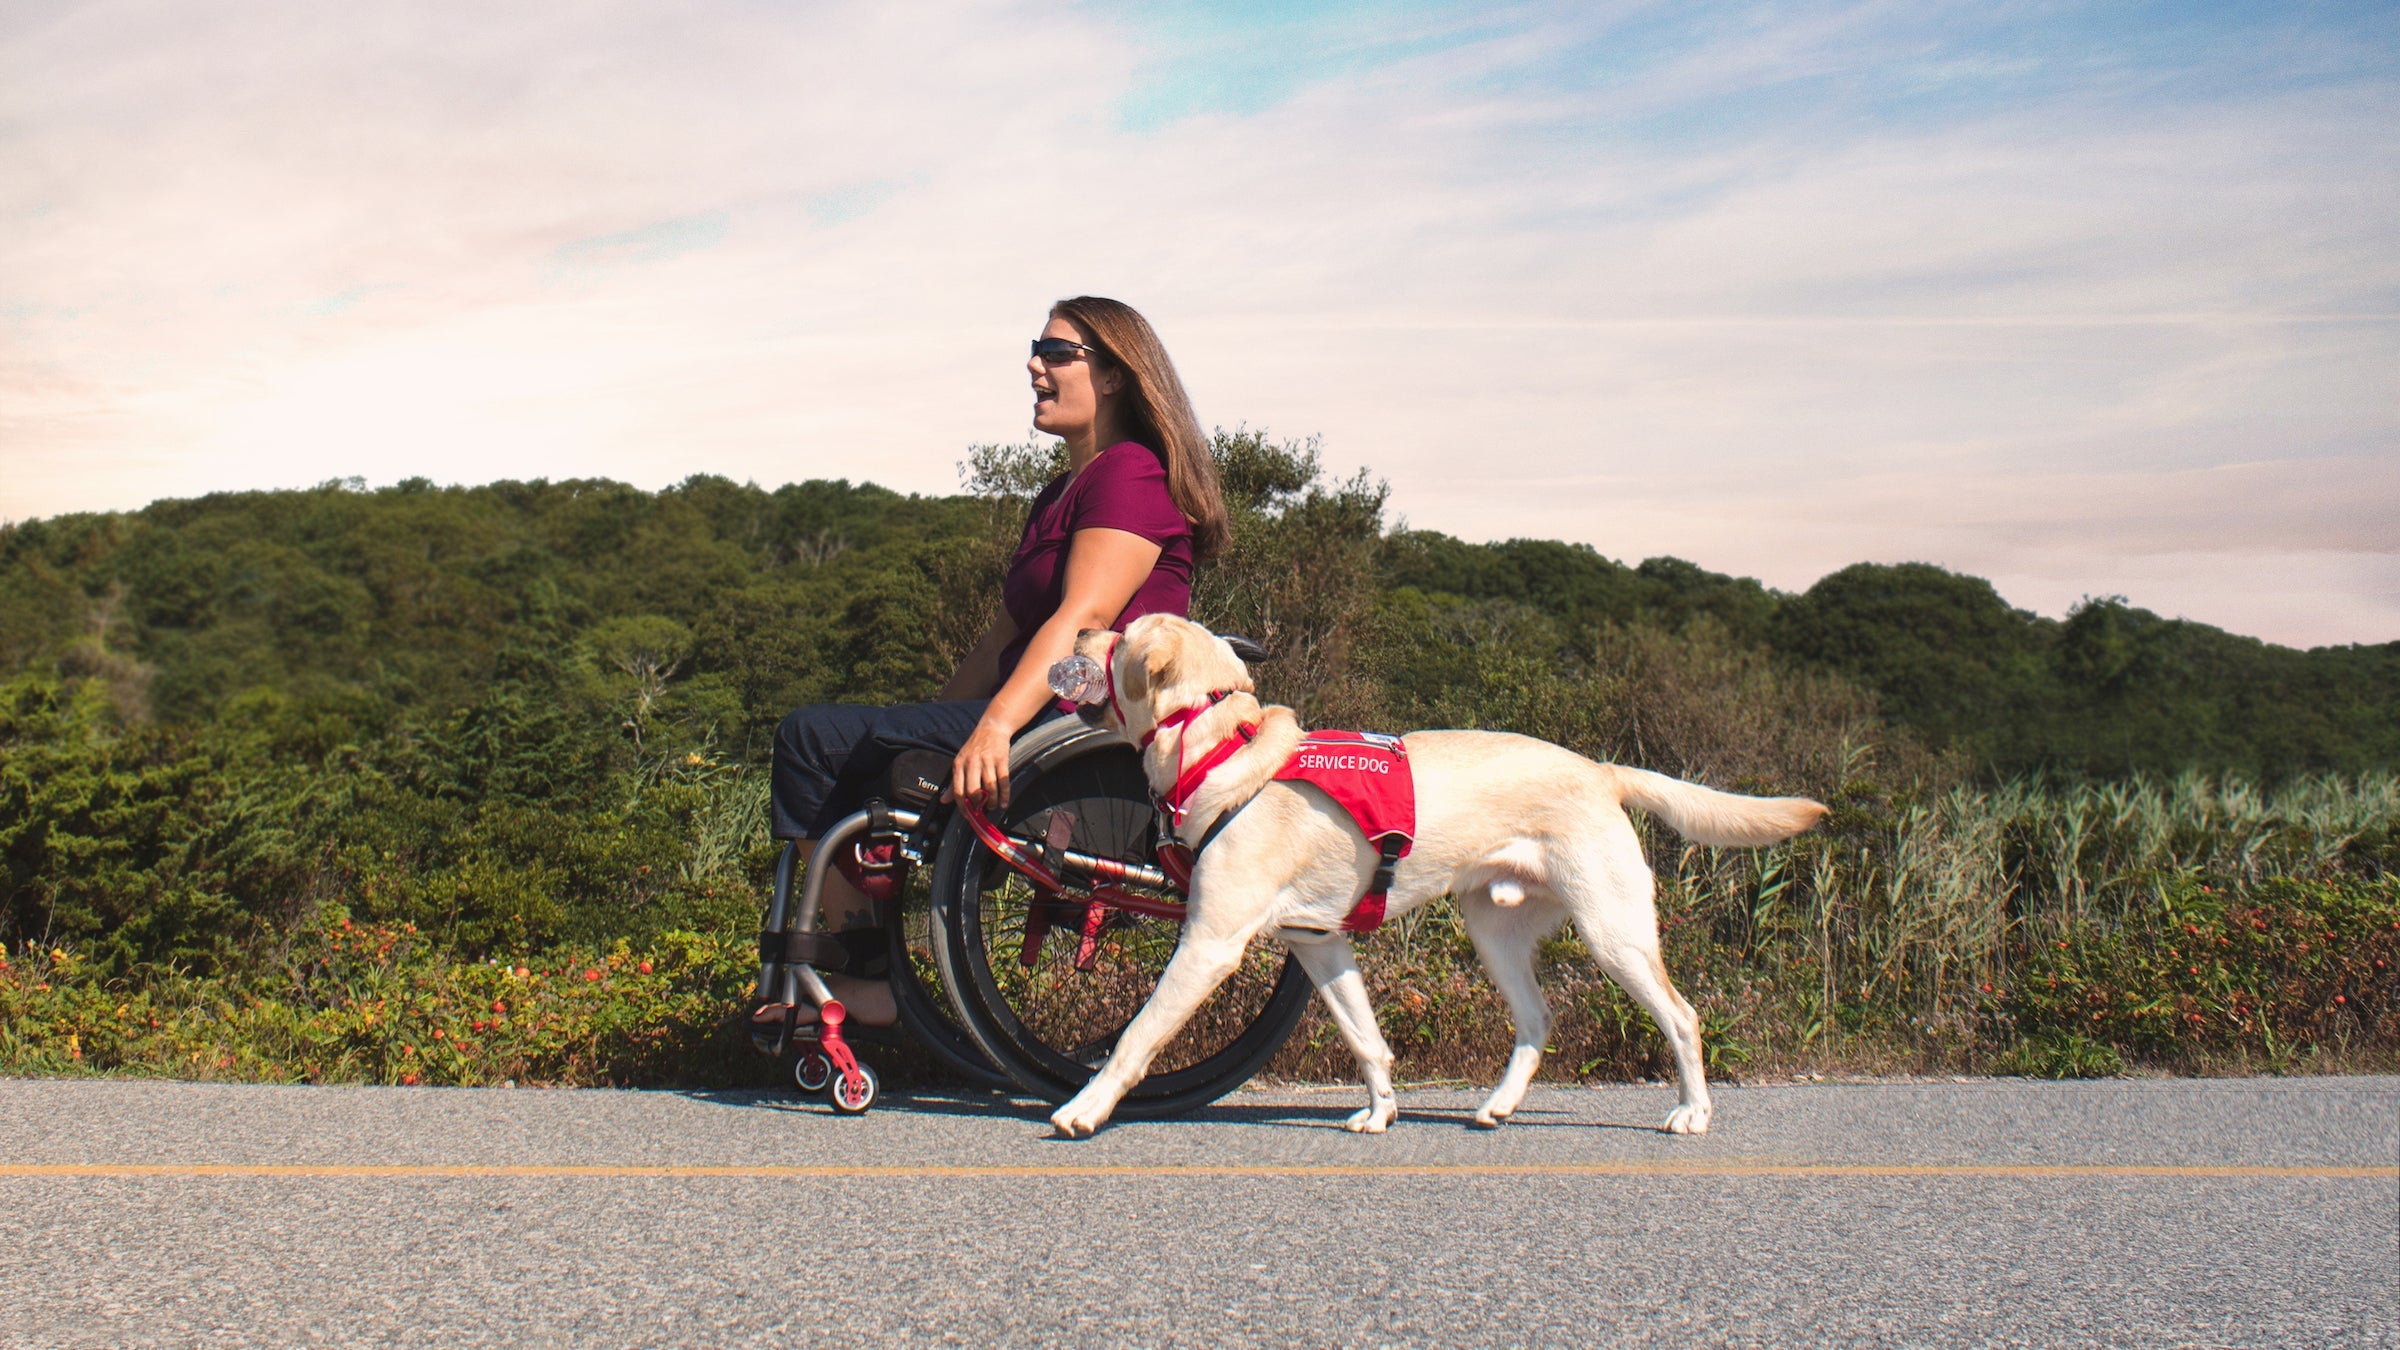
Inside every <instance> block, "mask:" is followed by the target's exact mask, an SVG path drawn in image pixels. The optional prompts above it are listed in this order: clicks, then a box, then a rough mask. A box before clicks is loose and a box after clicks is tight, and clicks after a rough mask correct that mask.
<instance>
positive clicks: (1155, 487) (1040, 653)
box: [756, 296, 1225, 1026]
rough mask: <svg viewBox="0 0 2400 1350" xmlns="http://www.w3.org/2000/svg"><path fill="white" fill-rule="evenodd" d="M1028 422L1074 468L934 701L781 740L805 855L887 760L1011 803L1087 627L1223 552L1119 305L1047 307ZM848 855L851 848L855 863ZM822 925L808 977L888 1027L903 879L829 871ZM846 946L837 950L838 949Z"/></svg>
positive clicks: (955, 791)
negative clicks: (880, 912) (935, 763)
mask: <svg viewBox="0 0 2400 1350" xmlns="http://www.w3.org/2000/svg"><path fill="white" fill-rule="evenodd" d="M1026 370H1027V372H1028V373H1029V374H1030V375H1031V376H1032V383H1033V425H1034V428H1035V430H1037V431H1044V432H1048V433H1049V434H1051V435H1053V436H1058V437H1061V438H1063V439H1064V440H1065V441H1066V450H1067V471H1066V472H1065V473H1063V474H1061V475H1059V476H1058V477H1057V478H1055V479H1052V480H1051V481H1050V483H1049V485H1048V486H1046V487H1044V488H1043V489H1042V491H1041V494H1040V495H1039V496H1037V497H1035V498H1034V501H1033V508H1032V511H1031V513H1030V515H1029V516H1028V518H1027V520H1026V522H1025V533H1024V537H1023V538H1022V539H1021V540H1020V541H1019V543H1018V545H1017V551H1016V555H1015V557H1014V558H1013V559H1012V560H1011V561H1010V563H1009V568H1008V574H1007V577H1006V579H1005V580H1004V581H1003V582H1002V585H1001V591H1000V612H999V613H998V614H996V615H994V616H993V618H992V623H991V627H990V628H988V629H987V630H985V632H984V634H983V637H982V639H981V640H980V641H978V642H977V643H976V644H975V647H974V649H973V650H972V651H970V652H968V653H967V656H966V659H965V660H964V661H963V662H962V663H961V664H960V665H959V668H958V671H957V673H956V674H954V675H952V676H951V677H950V681H949V683H948V684H946V685H944V686H943V687H942V691H941V694H940V697H938V698H936V699H935V700H934V701H932V702H929V703H908V704H901V705H898V706H895V707H872V706H861V705H855V704H830V703H829V704H818V705H816V706H813V707H807V708H802V709H800V710H799V711H797V712H795V713H793V714H791V715H790V716H789V717H786V718H785V719H784V720H783V724H782V726H781V727H779V728H778V729H777V731H776V735H775V771H774V791H773V805H772V807H771V810H772V815H773V828H774V833H775V835H776V837H777V838H781V839H790V840H796V841H800V843H799V848H800V850H801V853H802V856H803V857H804V858H805V857H806V856H807V854H808V853H809V852H811V851H813V849H814V841H815V840H816V839H818V838H819V837H821V836H822V835H823V834H824V832H825V831H826V830H827V829H829V828H830V827H832V826H833V825H834V824H835V823H836V822H838V821H840V820H841V819H842V818H844V817H845V816H848V815H850V814H852V813H853V812H856V811H858V810H859V809H860V808H861V806H862V805H863V804H864V802H865V799H866V798H867V797H869V796H871V795H875V794H876V793H877V792H878V791H879V790H880V788H881V785H882V783H883V780H884V778H885V776H886V774H887V772H888V771H889V770H890V769H891V768H892V765H893V761H894V760H895V758H896V757H898V756H900V755H902V754H905V753H907V752H910V751H918V752H936V753H938V754H940V755H943V756H946V757H947V758H948V759H949V760H950V768H949V773H948V783H947V784H946V785H945V787H944V790H943V793H942V797H943V799H944V800H945V801H949V800H957V799H965V800H970V801H976V802H979V803H983V804H985V805H987V806H988V807H991V808H993V809H997V808H998V807H1001V806H1005V805H1006V804H1007V801H1008V763H1009V743H1010V741H1011V739H1012V738H1014V737H1015V736H1016V735H1017V733H1018V732H1020V731H1022V730H1024V729H1025V728H1027V727H1029V726H1032V725H1034V724H1035V723H1037V722H1041V721H1045V720H1047V719H1049V718H1051V717H1055V716H1057V715H1059V713H1060V712H1061V711H1063V710H1062V709H1061V708H1060V707H1059V705H1058V703H1057V701H1056V699H1055V697H1054V696H1053V695H1052V694H1051V692H1050V690H1049V688H1048V687H1047V685H1046V684H1045V676H1046V673H1047V672H1048V670H1049V668H1050V666H1051V665H1052V663H1054V662H1057V661H1060V660H1063V659H1065V658H1066V657H1067V656H1069V655H1070V654H1072V652H1073V649H1074V644H1075V635H1076V634H1077V633H1078V632H1080V631H1082V630H1083V629H1086V628H1117V629H1122V628H1123V627H1124V626H1125V625H1126V624H1128V623H1131V622H1132V621H1133V620H1135V619H1138V618H1140V617H1141V616H1143V615H1145V614H1156V613H1161V612H1164V613H1171V614H1183V613H1185V612H1186V611H1187V610H1188V609H1189V608H1190V604H1191V591H1192V568H1193V566H1194V565H1195V564H1197V563H1202V562H1206V561H1208V560H1209V559H1211V558H1212V557H1214V556H1215V555H1216V554H1217V552H1218V551H1219V550H1220V549H1221V548H1223V546H1224V543H1225V508H1224V504H1223V502H1222V500H1221V499H1220V498H1219V496H1218V491H1217V476H1216V466H1215V463H1214V461H1213V460H1211V459H1210V457H1209V451H1208V442H1207V439H1206V438H1205V437H1204V436H1203V435H1202V434H1201V431H1200V424H1199V421H1198V419H1196V418H1195V417H1194V416H1193V415H1192V408H1191V402H1190V400H1189V399H1188V398H1187V397H1186V396H1185V394H1184V390H1183V382H1182V381H1181V380H1180V379H1179V378H1177V376H1176V374H1175V366H1174V363H1173V362H1172V361H1170V360H1169V359H1168V358H1167V353H1166V349H1165V347H1163V346H1162V345H1160V343H1159V340H1158V335H1157V334H1156V333H1155V332H1154V331H1152V329H1151V327H1150V324H1149V322H1148V321H1147V320H1145V319H1143V318H1142V316H1141V315H1140V314H1138V313H1136V312H1135V311H1134V310H1133V309H1132V308H1131V307H1130V306H1127V305H1123V304H1120V303H1118V302H1117V301H1114V300H1104V299H1100V298H1098V297H1096V296H1080V297H1077V298H1075V299H1072V300H1061V301H1059V302H1058V303H1057V304H1056V305H1054V306H1052V307H1051V310H1050V319H1049V322H1048V324H1046V325H1045V326H1044V327H1043V329H1042V333H1041V336H1040V337H1038V338H1036V339H1034V342H1033V354H1032V356H1031V357H1030V359H1028V360H1027V362H1026ZM850 851H851V850H845V852H850ZM832 863H833V866H834V869H835V870H834V872H833V873H832V874H829V875H828V876H827V877H826V878H825V887H824V891H823V895H822V907H821V911H820V912H821V915H822V918H821V921H820V922H821V924H822V927H823V928H825V929H829V930H832V932H831V936H832V938H833V939H834V944H832V945H829V946H828V947H827V948H826V950H827V951H828V953H829V959H828V960H827V961H826V962H825V963H824V964H822V965H820V967H819V969H820V971H821V972H822V974H823V975H824V978H825V982H826V984H827V985H828V986H829V988H830V989H831V991H832V993H833V994H834V996H835V997H836V998H838V999H840V1000H841V1001H842V1003H843V1005H844V1006H845V1008H847V1009H848V1010H849V1012H850V1014H851V1015H852V1016H853V1017H855V1018H856V1019H857V1020H858V1021H860V1022H863V1023H865V1024H867V1025H870V1026H888V1025H890V1024H891V1023H892V1022H893V1021H894V1020H895V1018H896V1016H897V1010H896V1008H895V1007H894V1004H893V998H892V993H891V988H890V986H889V985H888V984H887V983H886V982H885V981H884V979H883V976H884V974H885V972H884V971H883V970H882V969H881V962H882V960H883V953H884V951H885V946H884V943H883V942H882V940H881V934H880V933H879V932H878V931H877V930H875V929H874V927H873V924H874V921H875V919H874V904H873V901H874V899H875V898H878V897H879V896H881V895H886V894H889V893H891V891H893V890H896V889H897V886H898V884H899V876H898V873H897V872H896V871H894V870H890V869H888V868H887V869H883V870H877V869H875V868H872V867H869V866H867V865H865V864H863V863H862V860H860V859H858V858H857V857H856V856H852V857H847V858H840V857H837V858H835V859H833V860H832ZM843 953H846V954H847V955H846V957H845V956H843V955H841V954H843ZM815 1014H816V1009H815V1008H813V1007H811V1006H809V1005H808V1004H807V1003H806V1002H805V1001H803V1002H802V1003H801V1005H800V1006H798V1007H797V1008H792V1009H788V1010H787V1008H786V1007H785V1006H784V1005H781V1004H767V1005H766V1006H763V1007H761V1008H760V1009H759V1010H758V1012H757V1014H756V1016H757V1017H758V1018H759V1019H760V1020H762V1021H767V1020H777V1021H779V1020H781V1019H783V1018H785V1017H786V1016H787V1015H788V1016H791V1017H793V1018H794V1019H795V1020H798V1021H802V1022H806V1021H808V1020H812V1019H813V1018H814V1017H815Z"/></svg>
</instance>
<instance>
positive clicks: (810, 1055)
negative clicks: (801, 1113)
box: [792, 1050, 833, 1092]
mask: <svg viewBox="0 0 2400 1350" xmlns="http://www.w3.org/2000/svg"><path fill="white" fill-rule="evenodd" d="M832 1081H833V1061H832V1060H830V1059H827V1058H826V1057H825V1052H824V1051H822V1050H803V1051H801V1052H800V1055H799V1057H798V1058H796V1059H794V1060H793V1061H792V1086H794V1087H796V1088H798V1089H800V1090H801V1091H802V1092H823V1091H824V1090H825V1085H826V1084H828V1083H830V1082H832Z"/></svg>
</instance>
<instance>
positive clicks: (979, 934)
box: [932, 722, 1310, 1118]
mask: <svg viewBox="0 0 2400 1350" xmlns="http://www.w3.org/2000/svg"><path fill="white" fill-rule="evenodd" d="M1052 726H1053V727H1055V728H1056V730H1055V731H1053V730H1052V728H1050V727H1045V728H1043V729H1042V730H1043V731H1044V732H1047V733H1049V734H1046V735H1039V736H1033V737H1028V738H1027V739H1026V741H1025V742H1023V743H1022V744H1021V745H1020V747H1019V752H1018V754H1017V756H1016V757H1015V758H1016V762H1015V763H1014V764H1012V766H1011V768H1010V771H1009V777H1010V782H1009V804H1008V807H1007V809H1006V810H1004V811H1002V812H1000V813H997V814H995V815H994V816H993V817H992V819H993V823H994V824H996V825H998V826H1000V828H1001V829H1003V830H1004V831H1006V832H1008V833H1010V834H1012V835H1016V836H1019V837H1023V838H1033V839H1043V838H1050V837H1053V836H1052V834H1051V831H1052V829H1053V826H1054V823H1055V822H1056V821H1057V820H1058V819H1059V817H1061V816H1064V817H1065V818H1066V821H1067V823H1066V824H1065V825H1064V826H1060V827H1058V829H1059V833H1060V834H1063V835H1064V836H1065V839H1066V846H1067V847H1068V848H1071V849H1074V850H1077V851H1079V852H1083V853H1088V854H1092V855H1094V856H1096V857H1102V858H1113V859H1119V860H1124V861H1131V862H1142V863H1147V862H1150V861H1151V821H1152V807H1151V804H1150V789H1149V785H1148V783H1146V782H1145V781H1144V780H1143V777H1142V768H1141V761H1140V759H1139V758H1138V757H1137V756H1136V754H1135V752H1134V750H1133V747H1131V746H1129V745H1127V744H1125V742H1124V741H1123V740H1122V739H1120V738H1119V737H1117V736H1116V735H1114V734H1113V733H1109V732H1104V731H1101V730H1099V729H1097V728H1090V727H1085V726H1082V725H1081V724H1078V723H1071V722H1068V723H1054V724H1052ZM1127 888H1128V889H1131V890H1136V891H1140V890H1141V889H1142V888H1141V887H1139V886H1131V885H1129V886H1128V887H1127ZM1155 893H1156V894H1158V895H1159V896H1161V898H1166V899H1180V898H1181V897H1180V896H1179V895H1177V894H1175V893H1174V892H1172V891H1159V892H1155ZM1083 916H1084V909H1083V906H1081V905H1077V904H1073V903H1060V902H1056V901H1044V900H1042V899H1041V898H1040V897H1039V895H1038V893H1037V892H1036V891H1035V890H1034V888H1033V887H1032V885H1031V884H1030V883H1028V882H1027V881H1026V880H1025V878H1024V877H1022V876H1020V875H1019V874H1017V873H1016V872H1015V871H1013V870H1012V869H1010V868H1009V867H1008V866H1007V865H1006V864H1004V863H1002V862H1001V861H1000V860H999V859H997V858H996V857H994V856H993V855H992V853H991V852H990V851H989V850H988V849H987V848H985V847H984V845H983V843H982V841H981V840H979V839H977V838H976V836H975V833H974V831H973V830H972V829H971V828H970V827H969V826H968V825H967V823H966V821H965V820H964V819H963V818H959V817H954V818H953V819H952V820H951V821H950V822H949V825H948V826H947V828H946V829H945V830H944V832H943V835H942V842H941V847H940V850H939V852H938V854H937V856H936V858H935V866H934V869H933V895H932V919H933V926H934V928H935V930H936V931H937V934H938V937H939V947H938V952H939V954H940V957H941V975H942V978H943V980H944V982H945V983H946V984H947V985H948V987H949V991H950V995H951V999H952V1001H953V1004H954V1005H955V1010H956V1012H957V1013H958V1021H959V1024H960V1025H961V1026H963V1027H965V1028H966V1030H967V1033H968V1035H970V1036H971V1037H973V1038H974V1041H975V1043H976V1044H977V1045H978V1046H979V1047H981V1048H982V1050H983V1053H984V1054H985V1055H986V1056H987V1057H989V1058H990V1060H991V1062H992V1063H994V1064H996V1065H998V1066H999V1067H1000V1068H1001V1069H1002V1070H1004V1071H1005V1072H1006V1073H1007V1074H1008V1075H1009V1077H1011V1078H1013V1079H1015V1080H1016V1082H1017V1083H1018V1085H1019V1086H1021V1087H1023V1088H1024V1089H1025V1090H1026V1091H1028V1092H1030V1093H1032V1094H1034V1095H1035V1096H1037V1097H1040V1098H1042V1099H1044V1100H1046V1101H1051V1102H1063V1101H1065V1100H1066V1099H1067V1098H1069V1097H1072V1096H1073V1095H1075V1093H1076V1092H1077V1091H1078V1090H1080V1089H1081V1088H1082V1087H1083V1085H1084V1084H1085V1083H1086V1082H1088V1081H1090V1079H1091V1077H1092V1075H1093V1074H1094V1073H1095V1072H1097V1071H1098V1069H1099V1067H1100V1065H1101V1064H1102V1063H1103V1062H1104V1061H1106V1060H1107V1058H1108V1055H1109V1052H1110V1051H1111V1050H1113V1049H1114V1048H1115V1046H1116V1042H1117V1037H1118V1035H1119V1034H1120V1033H1121V1032H1123V1031H1124V1029H1125V1026H1126V1024H1127V1023H1129V1022H1131V1021H1132V1020H1133V1017H1134V1014H1135V1013H1138V1012H1140V1011H1141V1009H1142V1005H1143V1004H1144V1003H1146V1002H1148V1001H1149V998H1150V993H1151V991H1152V990H1153V989H1155V988H1156V987H1157V985H1158V979H1159V976H1160V974H1161V973H1162V972H1163V971H1164V970H1165V969H1166V965H1167V961H1168V959H1169V958H1170V957H1172V956H1173V955H1174V952H1175V946H1176V943H1177V942H1178V940H1179V939H1180V938H1181V936H1182V925H1181V924H1180V923H1178V922H1176V921H1175V920H1173V919H1164V918H1151V917H1145V916H1141V915H1136V914H1132V913H1128V912H1125V911H1122V910H1118V911H1111V912H1110V913H1109V914H1108V916H1107V923H1106V924H1105V925H1104V926H1103V927H1102V928H1101V930H1100V932H1099V934H1098V939H1099V940H1098V946H1097V949H1096V951H1095V952H1094V954H1093V959H1092V960H1091V961H1090V963H1089V965H1088V967H1086V968H1083V969H1078V968H1077V957H1078V954H1079V949H1080V948H1081V946H1082V921H1083ZM1045 923H1046V924H1047V925H1048V928H1049V931H1048V934H1047V937H1046V938H1042V937H1040V936H1038V930H1039V929H1040V928H1041V927H1042V926H1043V925H1044V924H1045ZM1029 939H1030V940H1029ZM1309 993H1310V988H1309V983H1308V979H1307V976H1306V975H1305V973H1303V972H1302V970H1301V969H1300V966H1299V963H1298V962H1297V961H1295V960H1292V959H1291V958H1290V957H1289V956H1288V955H1287V954H1286V953H1285V952H1284V951H1283V949H1282V948H1281V947H1279V946H1277V945H1275V944H1274V943H1272V942H1257V943H1253V944H1252V945H1251V948H1250V950H1249V951H1248V952H1246V953H1244V955H1243V958H1242V963H1241V965H1240V966H1239V967H1238V968H1237V969H1236V970H1235V971H1234V973H1233V975H1232V976H1231V977H1230V978H1229V979H1227V980H1226V981H1225V983H1224V985H1223V986H1221V987H1220V988H1219V989H1218V990H1217V991H1216V993H1215V994H1213V995H1211V996H1210V998H1209V999H1208V1001H1207V1002H1206V1003H1203V1004H1202V1005H1201V1006H1200V1008H1199V1010H1198V1011H1197V1012H1196V1013H1195V1014H1194V1015H1193V1017H1192V1020H1191V1022H1190V1023H1189V1024H1188V1025H1186V1026H1185V1027H1184V1029H1183V1030H1182V1031H1181V1032H1179V1033H1178V1034H1177V1035H1176V1037H1175V1038H1174V1039H1173V1040H1171V1041H1169V1042H1168V1043H1167V1045H1166V1046H1165V1047H1164V1048H1163V1049H1161V1051H1160V1052H1159V1055H1158V1058H1157V1059H1156V1060H1155V1061H1154V1062H1153V1064H1152V1067H1151V1072H1150V1076H1149V1077H1147V1078H1145V1079H1143V1080H1142V1082H1141V1083H1140V1084H1139V1085H1137V1086H1136V1087H1135V1088H1134V1089H1133V1091H1132V1092H1131V1093H1129V1094H1128V1095H1127V1096H1126V1098H1125V1100H1124V1102H1123V1103H1122V1104H1121V1105H1120V1106H1119V1107H1118V1108H1117V1112H1116V1114H1117V1115H1118V1116H1119V1117H1120V1118H1123V1117H1141V1116H1162V1115H1174V1114H1178V1113H1181V1112H1184V1111H1189V1110H1193V1109H1195V1108H1197V1107H1201V1106H1205V1105H1207V1104H1208V1103H1209V1102H1212V1101H1215V1100H1216V1099H1217V1098H1219V1097H1222V1096H1224V1095H1225V1094H1226V1093H1228V1092H1231V1091H1232V1090H1233V1089H1235V1088H1237V1087H1239V1086H1241V1085H1242V1084H1243V1083H1245V1082H1247V1081H1248V1080H1249V1078H1250V1076H1251V1075H1252V1074H1255V1073H1257V1072H1258V1071H1259V1069H1260V1068H1262V1067H1264V1066H1265V1064H1266V1062H1267V1060H1268V1059H1270V1058H1272V1057H1273V1055H1274V1054H1275V1052H1276V1050H1278V1049H1280V1048H1281V1047H1282V1045H1283V1042H1284V1040H1285V1039H1286V1038H1287V1037H1289V1036H1290V1035H1291V1033H1292V1028H1293V1026H1294V1025H1295V1024H1296V1023H1298V1021H1299V1020H1300V1014H1301V1012H1302V1011H1303V1010H1304V1009H1305V1008H1306V1007H1307V1004H1308V997H1309Z"/></svg>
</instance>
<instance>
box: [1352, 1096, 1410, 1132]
mask: <svg viewBox="0 0 2400 1350" xmlns="http://www.w3.org/2000/svg"><path fill="white" fill-rule="evenodd" d="M1399 1114H1400V1104H1399V1103H1398V1102H1396V1101H1393V1100H1392V1099H1391V1098H1388V1097H1387V1098H1385V1099H1383V1100H1382V1101H1378V1102H1370V1103H1368V1104H1367V1105H1366V1106H1363V1107H1360V1108H1359V1109H1358V1111H1357V1112H1356V1113H1354V1114H1353V1115H1352V1116H1351V1117H1350V1118H1349V1119H1348V1120H1345V1121H1343V1122H1342V1128H1343V1129H1345V1130H1348V1131H1349V1132H1350V1133H1352V1134H1381V1133H1383V1132H1384V1131H1385V1130H1388V1129H1390V1128H1391V1127H1392V1120H1393V1118H1394V1117H1396V1116H1398V1115H1399Z"/></svg>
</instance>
